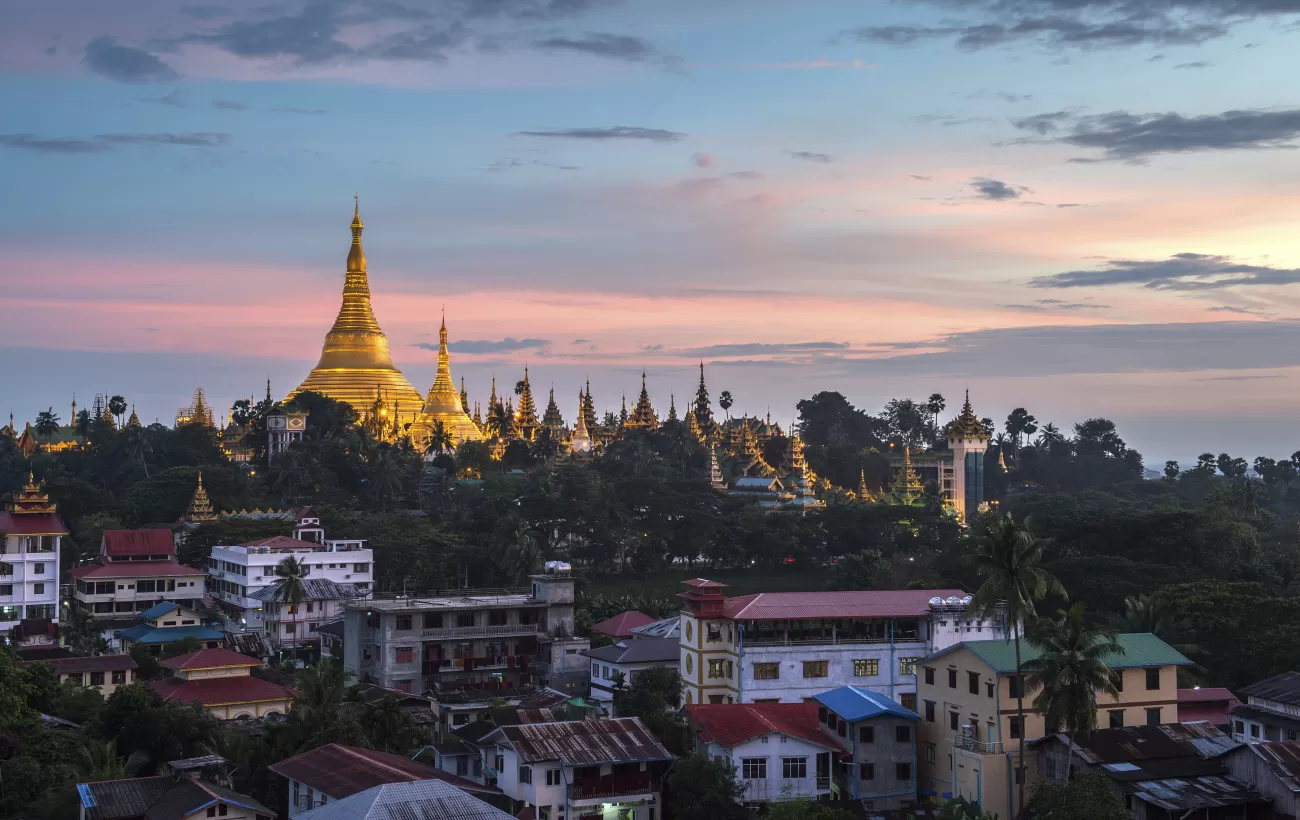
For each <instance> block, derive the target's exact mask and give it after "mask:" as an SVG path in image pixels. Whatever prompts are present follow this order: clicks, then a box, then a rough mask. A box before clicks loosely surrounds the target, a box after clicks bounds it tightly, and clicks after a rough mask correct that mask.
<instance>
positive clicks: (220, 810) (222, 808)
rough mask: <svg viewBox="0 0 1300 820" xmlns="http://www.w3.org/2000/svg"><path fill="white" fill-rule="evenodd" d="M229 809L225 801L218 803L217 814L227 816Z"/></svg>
mask: <svg viewBox="0 0 1300 820" xmlns="http://www.w3.org/2000/svg"><path fill="white" fill-rule="evenodd" d="M321 796H322V797H324V795H321ZM229 810H230V807H229V806H227V805H226V804H225V803H218V804H217V816H218V817H225V816H226V812H227V811H229Z"/></svg>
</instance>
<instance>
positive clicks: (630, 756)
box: [489, 718, 673, 766]
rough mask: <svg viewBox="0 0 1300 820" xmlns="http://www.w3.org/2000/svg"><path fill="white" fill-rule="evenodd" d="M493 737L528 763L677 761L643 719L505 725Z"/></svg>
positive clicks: (575, 763) (576, 764) (576, 763)
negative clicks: (503, 742) (511, 748)
mask: <svg viewBox="0 0 1300 820" xmlns="http://www.w3.org/2000/svg"><path fill="white" fill-rule="evenodd" d="M489 737H491V738H502V739H504V740H505V741H506V742H508V743H509V744H510V745H511V746H513V747H514V749H515V751H516V752H518V753H519V757H520V760H522V761H523V762H525V763H536V762H541V761H547V760H557V761H561V762H563V763H566V764H568V765H570V766H590V765H594V764H596V763H635V762H640V761H651V760H672V758H673V756H672V753H671V752H669V751H668V750H667V749H665V748H664V745H663V744H662V743H660V742H659V739H658V738H657V737H655V736H654V734H653V733H651V731H650V730H649V729H647V728H646V727H645V724H643V723H642V722H641V720H640V719H639V718H610V719H607V720H583V721H569V722H565V723H534V724H531V725H524V726H503V727H502V728H500V729H497V731H495V732H493V733H492V734H491V735H489Z"/></svg>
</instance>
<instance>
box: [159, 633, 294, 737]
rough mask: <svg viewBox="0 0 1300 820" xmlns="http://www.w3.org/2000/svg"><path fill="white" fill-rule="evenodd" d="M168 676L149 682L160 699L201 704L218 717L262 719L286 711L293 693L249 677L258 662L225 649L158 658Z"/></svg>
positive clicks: (276, 685)
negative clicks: (169, 673)
mask: <svg viewBox="0 0 1300 820" xmlns="http://www.w3.org/2000/svg"><path fill="white" fill-rule="evenodd" d="M162 665H163V668H165V669H168V670H171V673H172V676H171V677H169V678H163V679H161V680H154V681H150V682H149V688H150V689H153V690H154V691H155V692H157V693H158V695H159V697H161V698H162V699H163V702H164V703H166V702H170V701H174V702H176V703H187V704H188V703H201V704H203V707H204V708H205V709H207V710H208V712H209V713H211V714H212V715H213V716H215V717H217V718H220V719H221V720H234V719H236V718H262V717H268V716H273V715H283V714H285V713H286V712H288V711H289V704H290V702H291V701H292V700H293V695H292V694H290V692H289V690H287V689H285V688H284V687H283V686H280V685H279V684H275V683H271V682H270V681H268V680H262V679H261V678H255V677H252V671H253V670H254V669H256V668H258V667H260V666H261V665H262V661H261V660H259V659H257V658H249V657H246V656H244V655H240V654H239V653H238V652H231V651H230V650H229V649H202V650H199V651H198V652H187V653H186V654H184V655H178V656H177V657H174V658H167V659H166V660H164V661H162Z"/></svg>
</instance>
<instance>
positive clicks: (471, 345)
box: [416, 336, 550, 354]
mask: <svg viewBox="0 0 1300 820" xmlns="http://www.w3.org/2000/svg"><path fill="white" fill-rule="evenodd" d="M549 344H550V341H548V340H546V339H514V338H511V337H509V336H507V337H506V338H504V339H502V340H500V341H493V340H488V339H478V340H475V339H464V340H461V341H459V342H448V343H447V349H448V350H450V351H452V352H455V353H471V354H472V353H504V352H509V351H512V350H537V349H538V348H542V347H545V346H546V345H549ZM416 347H422V348H424V349H425V350H437V349H438V346H437V345H436V344H428V343H424V342H421V343H420V344H417V345H416Z"/></svg>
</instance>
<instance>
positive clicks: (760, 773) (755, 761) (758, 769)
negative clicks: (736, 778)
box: [740, 738, 767, 780]
mask: <svg viewBox="0 0 1300 820" xmlns="http://www.w3.org/2000/svg"><path fill="white" fill-rule="evenodd" d="M765 739H766V738H765ZM740 776H741V777H743V778H744V779H745V780H767V758H766V757H746V758H742V759H741V761H740Z"/></svg>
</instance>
